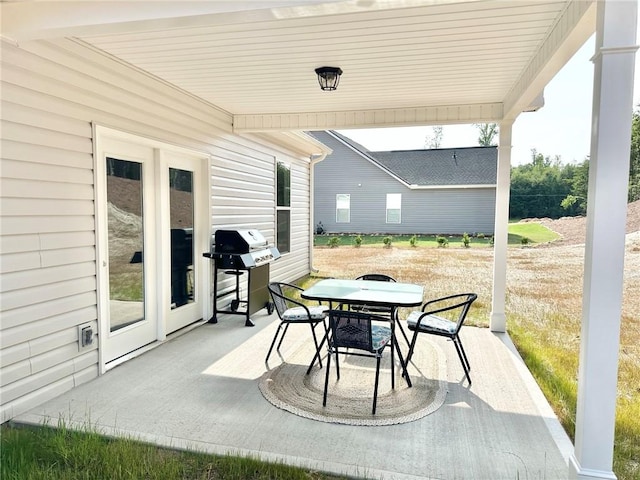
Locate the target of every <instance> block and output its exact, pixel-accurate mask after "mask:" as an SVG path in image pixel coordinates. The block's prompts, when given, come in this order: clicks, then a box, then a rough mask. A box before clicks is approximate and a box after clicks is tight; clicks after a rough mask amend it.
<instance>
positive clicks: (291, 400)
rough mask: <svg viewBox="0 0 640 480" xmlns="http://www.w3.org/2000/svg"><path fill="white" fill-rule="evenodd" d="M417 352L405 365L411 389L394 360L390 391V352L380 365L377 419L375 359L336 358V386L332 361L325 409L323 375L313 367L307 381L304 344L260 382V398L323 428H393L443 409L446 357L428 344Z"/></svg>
mask: <svg viewBox="0 0 640 480" xmlns="http://www.w3.org/2000/svg"><path fill="white" fill-rule="evenodd" d="M421 340H422V341H421V342H419V344H418V345H417V346H416V351H415V353H414V355H413V358H412V360H411V364H410V365H409V375H410V376H411V381H412V383H413V387H412V388H409V387H408V386H407V383H406V381H405V380H404V378H402V376H401V373H402V371H401V368H400V365H399V363H398V360H397V358H396V363H397V365H396V368H395V389H392V388H391V370H390V364H391V361H390V358H391V357H390V351H389V350H388V349H387V350H386V351H385V353H384V357H383V359H382V362H381V365H380V384H379V386H378V404H377V407H376V414H375V415H372V414H371V407H372V404H373V387H374V381H375V371H376V370H375V369H376V360H375V358H364V357H358V356H355V355H342V354H341V355H340V380H337V376H336V368H335V355H334V356H333V357H332V358H331V371H330V374H329V389H328V395H327V405H326V407H323V406H322V395H323V392H324V382H325V374H326V358H324V359H323V362H322V365H323V368H322V369H320V368H318V366H317V364H316V366H315V367H314V368H313V370H312V371H311V373H310V374H309V375H306V370H307V366H308V363H307V362H309V361H310V359H311V358H312V357H313V353H314V352H313V344H312V343H311V342H307V343H306V344H305V345H304V346H303V347H301V348H299V349H298V350H297V351H296V352H295V353H294V354H293V355H291V356H290V357H288V358H286V361H285V362H284V363H282V364H281V365H279V366H278V367H276V368H273V369H271V370H269V371H267V372H265V373H264V375H262V377H261V378H260V383H259V387H260V391H261V392H262V395H263V396H264V398H266V399H267V400H268V401H269V402H271V403H272V404H273V405H275V406H276V407H278V408H281V409H283V410H286V411H288V412H291V413H294V414H296V415H299V416H301V417H305V418H310V419H312V420H318V421H321V422H329V423H341V424H346V425H369V426H379V425H395V424H399V423H406V422H411V421H414V420H417V419H419V418H422V417H424V416H426V415H429V414H430V413H433V412H435V411H436V410H437V409H438V408H440V406H442V404H443V403H444V400H445V397H446V394H447V387H446V382H445V381H444V379H445V378H446V360H445V356H444V353H443V352H442V350H441V349H440V347H438V346H437V345H435V344H434V343H432V342H431V341H429V340H428V339H421Z"/></svg>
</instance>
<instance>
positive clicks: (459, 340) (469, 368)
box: [456, 336, 471, 371]
mask: <svg viewBox="0 0 640 480" xmlns="http://www.w3.org/2000/svg"><path fill="white" fill-rule="evenodd" d="M456 339H457V340H458V345H460V351H461V352H462V356H463V357H464V361H465V363H466V364H467V370H469V371H471V364H470V363H469V359H468V358H467V353H466V352H465V351H464V347H463V346H462V340H461V339H460V337H459V336H456Z"/></svg>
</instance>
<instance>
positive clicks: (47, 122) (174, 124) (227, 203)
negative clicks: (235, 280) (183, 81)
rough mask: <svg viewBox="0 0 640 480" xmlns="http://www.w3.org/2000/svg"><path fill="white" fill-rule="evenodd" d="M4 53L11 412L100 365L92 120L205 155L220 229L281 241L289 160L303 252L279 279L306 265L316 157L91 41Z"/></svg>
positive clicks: (4, 366)
mask: <svg viewBox="0 0 640 480" xmlns="http://www.w3.org/2000/svg"><path fill="white" fill-rule="evenodd" d="M2 55H3V67H2V84H1V87H2V125H1V129H0V131H1V136H2V158H1V159H0V162H1V163H0V171H1V172H2V176H1V177H0V202H1V203H0V214H1V218H0V315H1V317H2V322H1V325H0V365H1V370H0V378H1V385H0V398H1V402H2V405H1V406H0V421H2V422H4V421H6V420H8V419H10V418H12V417H14V416H15V415H18V414H20V413H23V412H25V411H26V410H28V409H29V408H32V407H34V406H35V405H37V404H40V403H42V402H44V401H46V400H48V399H50V398H53V397H55V396H57V395H60V394H61V393H63V392H64V391H66V390H69V389H71V388H73V387H74V386H77V385H79V384H81V383H83V382H86V381H88V380H91V379H92V378H95V377H96V376H97V375H98V374H99V356H98V350H97V345H98V343H99V342H98V341H95V342H94V345H96V347H94V348H92V349H89V350H85V351H83V352H78V348H77V341H78V338H77V335H78V333H77V327H78V326H79V325H84V324H89V325H91V326H92V328H93V329H94V331H98V313H97V291H96V289H97V285H96V255H95V252H96V234H95V218H94V214H95V205H94V202H95V187H94V172H93V162H94V160H93V138H92V137H93V129H92V123H95V124H99V125H104V126H108V127H111V128H114V129H118V130H121V131H124V132H129V133H133V134H136V135H140V136H144V137H148V138H152V139H158V140H162V141H164V142H167V143H171V144H174V145H177V146H181V147H184V148H188V149H193V150H195V151H198V152H203V153H205V154H207V155H208V156H209V157H210V164H209V174H210V176H211V179H210V182H209V184H210V187H211V189H210V192H209V195H208V197H209V202H210V205H209V208H210V219H211V227H212V230H215V229H217V228H242V227H251V228H257V229H259V230H260V231H261V232H262V233H263V234H264V235H265V237H266V238H267V240H269V241H270V243H273V242H274V241H275V231H274V225H275V209H274V198H275V179H274V173H273V172H274V159H275V158H276V155H277V156H278V158H283V159H284V160H285V161H286V162H287V163H288V164H290V165H291V187H292V194H291V202H292V208H293V209H294V210H295V212H296V213H295V214H292V217H291V245H292V253H295V255H288V256H286V257H283V258H281V259H279V260H278V261H277V262H274V264H273V265H272V267H273V268H272V277H275V278H278V279H282V280H295V279H296V278H298V277H301V276H303V275H305V274H306V273H308V271H309V211H310V206H309V201H308V199H309V178H310V176H309V167H308V162H309V160H308V156H306V157H305V156H300V157H297V156H295V155H293V154H291V152H288V151H286V150H284V149H283V148H282V147H279V146H278V145H275V144H268V143H266V142H265V141H264V140H263V139H258V138H253V137H250V136H249V135H246V136H244V137H238V136H235V135H232V134H231V116H230V115H229V114H227V113H225V112H222V111H220V110H217V109H215V108H214V107H212V106H211V105H209V104H206V103H204V102H200V101H198V100H197V99H195V98H194V97H192V96H189V95H186V94H183V93H181V92H180V91H178V90H176V89H173V88H172V87H170V86H169V85H167V84H165V83H163V82H158V81H155V80H154V79H153V78H151V77H150V76H149V75H146V74H144V73H142V72H140V71H137V70H133V69H131V68H129V67H128V66H127V65H125V64H123V63H121V62H116V61H113V60H112V59H111V58H110V57H108V56H105V55H102V54H101V53H100V52H98V51H96V50H94V49H92V48H87V47H86V46H84V45H83V44H82V43H81V42H75V41H73V40H55V41H34V42H27V43H26V44H25V45H24V46H21V47H16V46H15V45H12V44H9V43H7V42H3V43H2ZM228 283H229V285H230V281H229V282H228ZM209 308H210V307H209ZM96 340H97V339H96Z"/></svg>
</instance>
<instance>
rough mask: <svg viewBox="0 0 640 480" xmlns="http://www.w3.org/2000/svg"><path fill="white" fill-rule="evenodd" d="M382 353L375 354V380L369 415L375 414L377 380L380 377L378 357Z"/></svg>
mask: <svg viewBox="0 0 640 480" xmlns="http://www.w3.org/2000/svg"><path fill="white" fill-rule="evenodd" d="M381 356H382V353H379V354H378V355H376V381H375V383H374V385H373V408H372V410H371V415H375V414H376V405H377V403H378V380H379V379H380V357H381Z"/></svg>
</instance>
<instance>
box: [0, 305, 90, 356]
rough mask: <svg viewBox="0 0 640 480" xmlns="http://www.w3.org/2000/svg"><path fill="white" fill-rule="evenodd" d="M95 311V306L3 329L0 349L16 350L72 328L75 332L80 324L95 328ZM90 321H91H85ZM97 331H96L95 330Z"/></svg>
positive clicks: (0, 337)
mask: <svg viewBox="0 0 640 480" xmlns="http://www.w3.org/2000/svg"><path fill="white" fill-rule="evenodd" d="M97 316H98V315H97V309H96V307H95V305H91V306H89V307H84V308H79V309H78V310H75V311H71V312H65V313H62V314H60V315H54V316H51V317H45V318H43V319H40V320H37V321H32V322H29V323H25V324H22V325H18V326H13V327H11V328H8V327H6V328H4V329H3V330H2V335H1V336H0V347H1V348H2V349H3V350H2V352H3V353H4V350H5V349H12V348H18V347H19V346H21V345H28V342H29V341H30V340H32V339H36V338H39V337H43V336H46V335H53V334H55V333H56V332H59V331H62V330H65V329H69V328H72V329H74V331H75V328H76V327H77V325H79V324H81V323H91V324H93V325H96V326H97V320H96V319H97ZM87 319H91V320H87ZM96 331H97V330H96Z"/></svg>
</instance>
